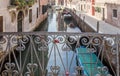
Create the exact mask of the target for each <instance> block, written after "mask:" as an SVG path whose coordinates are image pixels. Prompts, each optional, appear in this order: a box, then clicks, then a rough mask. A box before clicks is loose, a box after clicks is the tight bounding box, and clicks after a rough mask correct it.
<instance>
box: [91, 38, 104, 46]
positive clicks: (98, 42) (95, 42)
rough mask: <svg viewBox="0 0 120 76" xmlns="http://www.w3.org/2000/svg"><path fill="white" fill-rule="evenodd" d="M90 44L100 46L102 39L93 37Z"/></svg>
mask: <svg viewBox="0 0 120 76" xmlns="http://www.w3.org/2000/svg"><path fill="white" fill-rule="evenodd" d="M92 43H93V45H96V46H98V45H101V44H102V39H101V38H100V37H94V38H93V39H92Z"/></svg>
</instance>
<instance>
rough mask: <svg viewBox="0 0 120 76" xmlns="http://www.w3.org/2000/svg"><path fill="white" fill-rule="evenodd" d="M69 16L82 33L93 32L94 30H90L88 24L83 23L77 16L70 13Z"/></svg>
mask: <svg viewBox="0 0 120 76" xmlns="http://www.w3.org/2000/svg"><path fill="white" fill-rule="evenodd" d="M71 14H72V16H73V18H74V20H75V21H76V23H77V24H78V27H79V28H80V29H81V31H82V32H95V30H94V29H93V28H91V27H90V26H89V24H87V23H86V22H84V20H83V19H81V18H80V17H79V16H77V15H76V14H75V13H74V12H71Z"/></svg>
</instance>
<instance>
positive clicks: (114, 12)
mask: <svg viewBox="0 0 120 76" xmlns="http://www.w3.org/2000/svg"><path fill="white" fill-rule="evenodd" d="M113 17H115V18H117V10H116V9H113Z"/></svg>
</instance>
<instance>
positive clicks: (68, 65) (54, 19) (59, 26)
mask: <svg viewBox="0 0 120 76" xmlns="http://www.w3.org/2000/svg"><path fill="white" fill-rule="evenodd" d="M71 22H72V23H74V22H73V20H72V18H68V19H64V17H63V16H62V14H61V12H59V11H55V10H50V12H49V13H48V18H47V19H46V20H45V21H44V22H43V23H41V24H40V25H39V27H38V28H36V29H35V31H47V32H61V31H62V32H63V31H64V32H72V31H73V32H81V31H80V29H79V28H78V27H77V26H75V27H74V28H71V27H70V26H69V24H70V23H71ZM74 24H75V23H74ZM48 46H49V48H50V49H49V53H48V55H50V54H51V55H50V59H49V61H48V65H47V70H48V74H49V73H51V69H50V67H51V66H60V71H59V75H60V76H64V75H65V73H66V72H68V71H69V73H70V76H74V75H75V67H76V66H77V65H76V53H75V52H73V51H72V50H70V51H69V52H68V51H63V50H61V48H62V47H63V44H58V45H57V47H58V50H57V51H56V58H55V55H54V52H50V50H51V48H52V46H53V44H49V45H48ZM54 49H57V48H53V49H52V50H54ZM59 53H60V54H59ZM55 60H56V61H57V62H56V63H55ZM62 62H63V63H62ZM48 76H49V75H48ZM50 76H51V75H50Z"/></svg>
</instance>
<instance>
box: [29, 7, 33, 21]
mask: <svg viewBox="0 0 120 76" xmlns="http://www.w3.org/2000/svg"><path fill="white" fill-rule="evenodd" d="M29 22H30V23H31V22H32V9H30V10H29Z"/></svg>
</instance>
